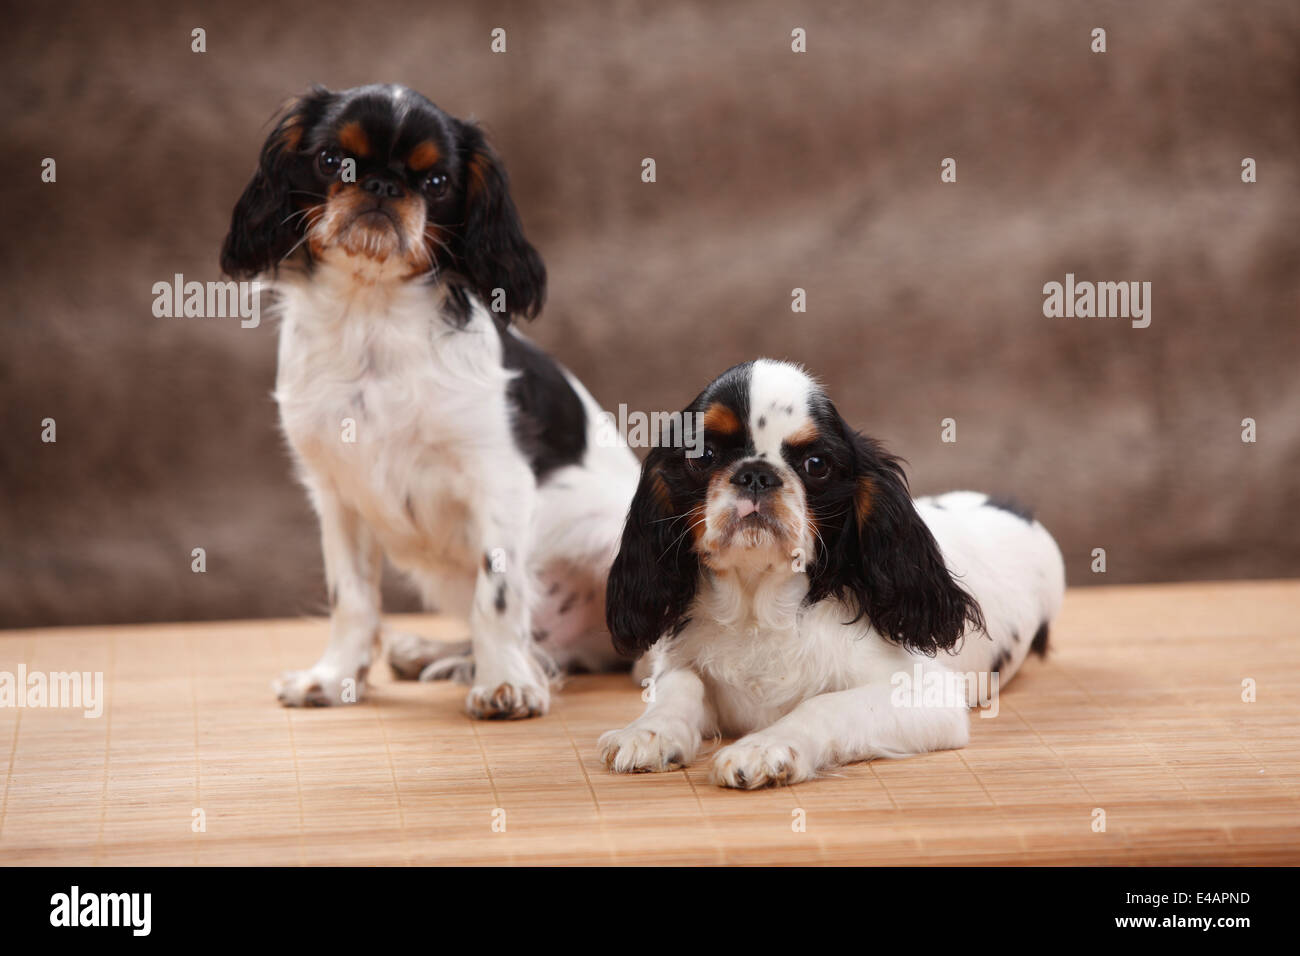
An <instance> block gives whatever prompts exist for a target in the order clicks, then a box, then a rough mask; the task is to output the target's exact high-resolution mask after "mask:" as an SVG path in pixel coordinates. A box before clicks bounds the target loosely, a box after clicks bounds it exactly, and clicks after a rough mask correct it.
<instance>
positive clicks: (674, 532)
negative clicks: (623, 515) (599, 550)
mask: <svg viewBox="0 0 1300 956" xmlns="http://www.w3.org/2000/svg"><path fill="white" fill-rule="evenodd" d="M667 456H668V452H666V451H665V450H664V449H661V448H655V449H652V450H651V452H650V455H649V456H648V457H647V458H646V461H645V465H644V466H643V467H642V469H641V482H640V484H639V485H637V489H636V495H635V497H633V499H632V507H631V509H630V510H629V512H628V516H627V523H626V524H625V525H624V527H623V542H622V544H621V545H620V547H619V551H618V557H616V558H615V559H614V566H613V567H612V568H611V569H610V572H609V583H608V585H607V587H606V591H605V622H606V624H608V626H609V633H610V635H611V636H612V637H613V638H614V649H615V650H617V651H618V652H619V653H620V654H622V655H623V656H625V657H639V656H640V655H641V654H642V653H643V652H644V651H646V650H648V649H649V648H650V646H651V645H652V644H654V643H655V642H656V641H657V640H659V638H661V637H663V636H664V635H665V634H676V633H678V632H679V631H680V630H681V628H682V627H683V626H685V624H686V620H687V618H686V612H687V610H688V609H689V608H690V605H691V601H692V600H693V599H694V598H695V588H696V585H697V582H698V580H699V574H700V559H699V557H698V556H697V555H696V554H695V551H694V550H693V549H692V547H691V544H692V538H691V535H690V531H689V525H690V522H691V521H693V520H695V518H694V516H693V515H692V514H691V513H689V512H688V513H685V514H680V515H679V514H675V513H674V511H673V501H672V497H671V495H670V494H669V491H668V487H667V485H665V484H664V478H663V474H662V468H663V464H664V462H665V461H666V459H667Z"/></svg>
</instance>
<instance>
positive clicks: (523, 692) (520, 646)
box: [465, 508, 551, 719]
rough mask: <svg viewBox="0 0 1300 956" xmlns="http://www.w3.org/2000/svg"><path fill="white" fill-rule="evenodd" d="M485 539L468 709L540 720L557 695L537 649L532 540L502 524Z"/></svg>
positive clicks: (472, 620)
mask: <svg viewBox="0 0 1300 956" xmlns="http://www.w3.org/2000/svg"><path fill="white" fill-rule="evenodd" d="M520 510H522V508H521V509H520ZM519 517H521V518H522V517H523V516H522V515H520V516H519ZM524 526H525V527H526V526H527V525H526V524H524ZM485 537H486V541H485V544H484V547H483V560H482V563H481V565H480V566H479V569H478V573H477V576H476V577H475V580H474V596H473V601H472V604H471V606H470V611H469V624H470V644H471V645H472V647H473V653H474V684H473V686H472V687H471V688H470V692H469V697H468V698H467V699H466V702H465V709H466V710H467V711H468V712H469V714H470V715H471V716H473V717H479V718H508V719H518V718H523V717H535V716H538V715H540V714H544V713H546V711H547V710H548V709H549V708H550V704H551V697H550V689H549V687H548V686H547V676H546V673H545V671H544V670H543V667H542V662H541V658H540V656H539V655H538V653H537V652H536V651H535V649H534V647H533V635H532V607H531V603H532V594H531V588H530V586H529V578H528V566H527V554H526V550H527V549H526V546H525V545H524V542H526V541H527V536H526V535H524V534H520V533H515V532H513V529H512V525H511V524H510V523H508V522H497V523H495V524H494V525H493V526H492V527H491V528H490V529H489V532H488V534H487V535H486V536H485ZM503 542H508V543H503Z"/></svg>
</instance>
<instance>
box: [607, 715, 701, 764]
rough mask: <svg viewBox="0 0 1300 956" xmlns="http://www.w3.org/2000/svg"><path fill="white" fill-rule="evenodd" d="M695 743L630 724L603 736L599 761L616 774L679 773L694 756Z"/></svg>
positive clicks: (662, 729) (663, 729) (668, 732)
mask: <svg viewBox="0 0 1300 956" xmlns="http://www.w3.org/2000/svg"><path fill="white" fill-rule="evenodd" d="M695 746H696V745H695V743H694V742H693V741H691V740H685V739H681V738H680V737H679V736H678V735H676V734H674V733H673V732H672V731H671V730H670V729H668V728H666V727H651V726H647V725H644V724H642V725H638V724H629V725H628V726H626V727H624V728H623V729H622V730H610V731H607V732H606V733H603V734H601V735H600V741H599V743H597V744H596V747H597V750H598V751H599V753H600V759H601V761H602V762H603V763H604V764H605V766H606V767H607V768H609V769H610V770H612V771H613V772H614V773H661V772H662V771H665V770H680V769H681V768H682V767H685V766H686V765H687V764H688V763H690V762H691V759H692V758H693V757H694V756H695Z"/></svg>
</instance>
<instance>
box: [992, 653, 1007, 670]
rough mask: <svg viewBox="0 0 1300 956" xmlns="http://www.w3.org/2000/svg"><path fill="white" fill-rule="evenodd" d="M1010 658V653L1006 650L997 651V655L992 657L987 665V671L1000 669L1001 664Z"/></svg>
mask: <svg viewBox="0 0 1300 956" xmlns="http://www.w3.org/2000/svg"><path fill="white" fill-rule="evenodd" d="M1010 659H1011V655H1010V654H1008V653H1007V652H1006V651H1004V650H1002V651H998V653H997V656H996V657H995V658H993V663H992V664H990V665H989V671H990V672H994V671H1000V670H1002V666H1003V665H1004V664H1006V662H1007V661H1009V660H1010Z"/></svg>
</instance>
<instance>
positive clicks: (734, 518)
mask: <svg viewBox="0 0 1300 956" xmlns="http://www.w3.org/2000/svg"><path fill="white" fill-rule="evenodd" d="M687 413H688V414H687V415H686V418H687V419H688V420H690V419H691V415H699V416H701V417H700V419H699V420H700V421H702V423H703V427H704V429H705V442H706V443H705V451H704V454H703V455H701V456H698V457H689V456H686V455H684V454H683V453H682V451H681V450H680V449H677V450H674V449H669V448H660V449H656V450H654V451H652V452H651V453H650V455H649V457H648V458H647V459H646V461H645V465H644V467H643V469H642V472H641V482H640V485H639V487H638V489H637V492H636V498H635V499H634V500H633V503H632V510H631V514H630V516H629V518H628V522H627V527H626V529H625V530H624V533H623V541H622V547H621V549H620V551H619V554H618V557H617V559H616V560H615V562H614V566H613V569H612V570H611V572H610V577H609V590H608V598H607V602H606V608H607V611H606V613H607V619H608V623H609V629H610V632H611V633H612V635H613V638H614V642H615V645H616V646H617V647H618V649H619V651H620V652H622V653H623V654H625V655H628V656H636V655H639V654H641V653H642V652H644V651H645V650H646V649H648V648H651V649H652V650H651V665H652V677H651V685H650V693H649V694H647V695H646V696H647V697H648V698H649V699H650V703H649V705H648V706H647V707H646V710H645V713H644V714H643V715H642V716H641V717H640V718H638V719H637V720H635V721H634V722H633V723H631V724H630V725H629V726H627V727H625V728H623V729H622V730H617V731H610V732H609V733H607V734H605V735H604V736H602V737H601V740H600V750H601V755H602V757H603V759H604V761H605V763H606V764H607V766H609V768H610V769H612V770H615V771H618V772H629V771H658V770H671V769H675V768H678V767H681V766H684V765H686V764H688V763H690V762H691V760H692V759H693V758H694V757H695V754H696V752H697V751H698V749H699V747H700V743H701V740H702V738H703V737H704V736H705V735H714V734H721V735H725V736H738V737H740V739H739V740H738V741H736V742H735V743H734V744H731V745H730V746H727V747H724V748H722V749H721V750H720V751H718V753H717V754H716V755H715V756H714V759H713V779H714V782H716V783H718V784H721V785H722V786H727V787H742V788H754V787H761V786H764V785H767V784H773V783H784V782H796V781H800V780H806V779H808V778H810V777H812V776H814V775H815V774H816V773H817V772H818V771H820V770H825V769H828V768H831V767H834V766H836V765H839V764H844V763H849V762H851V761H855V760H867V759H870V758H872V757H878V756H891V757H892V756H902V755H906V754H917V753H923V752H926V751H931V750H941V749H946V748H952V747H962V746H964V745H965V744H966V742H967V739H968V736H969V718H968V707H969V705H971V704H973V703H975V702H976V700H975V696H974V695H973V694H972V693H971V690H972V689H973V688H971V687H970V686H968V681H967V680H966V679H965V677H964V676H960V677H958V679H957V681H956V682H953V681H951V680H949V679H948V678H949V677H951V676H952V675H977V674H985V675H986V676H987V673H988V672H995V673H998V674H999V679H1000V681H1001V682H1005V681H1006V680H1009V679H1010V678H1011V676H1012V675H1013V674H1015V672H1016V670H1017V669H1018V668H1019V667H1020V665H1021V663H1022V662H1023V661H1024V659H1025V657H1026V656H1027V655H1028V654H1029V653H1030V652H1031V651H1035V652H1037V653H1039V654H1043V653H1045V651H1046V648H1047V633H1048V624H1049V622H1050V621H1051V620H1052V618H1053V617H1054V616H1055V614H1056V613H1057V611H1058V610H1059V609H1060V606H1061V599H1062V596H1063V594H1064V590H1065V568H1064V565H1063V563H1062V560H1061V553H1060V551H1059V549H1058V548H1057V546H1056V543H1055V542H1054V541H1053V540H1052V537H1051V536H1050V535H1049V534H1048V533H1047V531H1046V530H1045V529H1044V528H1043V526H1042V525H1040V524H1038V523H1037V522H1035V521H1033V520H1032V519H1031V518H1030V517H1029V516H1028V515H1027V514H1025V513H1024V512H1022V511H1020V510H1018V509H1016V508H1015V507H1014V506H1010V505H1007V504H1002V503H999V502H996V501H994V500H992V499H990V498H988V497H986V496H985V495H982V494H976V493H974V492H964V491H963V492H953V493H950V494H946V495H943V496H941V497H938V498H929V499H921V500H918V501H915V502H914V501H913V500H912V498H911V496H910V495H909V493H908V490H907V482H906V479H905V478H904V475H903V471H902V468H901V467H900V465H899V463H898V461H897V459H895V458H894V457H892V456H891V455H889V454H887V453H886V452H885V451H884V450H883V449H882V448H881V446H880V445H879V444H878V443H877V442H875V441H873V440H872V439H870V438H866V437H864V436H862V435H860V434H858V433H857V432H856V431H854V430H853V429H852V428H850V427H849V426H848V425H847V424H845V422H844V421H843V419H841V418H840V416H839V413H838V412H837V411H836V410H835V406H834V405H832V404H831V402H830V400H829V399H828V398H827V397H826V395H825V393H824V392H823V391H822V389H821V388H820V387H819V386H818V385H817V383H816V382H814V381H813V380H812V379H811V378H809V376H808V375H806V374H805V373H804V372H803V371H802V370H801V369H799V368H798V367H796V366H793V365H789V364H785V363H782V362H774V361H769V360H760V361H757V362H752V363H748V364H745V365H739V366H736V367H735V368H732V369H730V370H729V371H727V372H725V373H724V374H723V375H722V376H721V377H720V378H718V379H717V381H715V382H714V383H713V384H711V385H710V386H709V387H708V388H707V389H705V390H704V392H703V393H702V394H701V395H700V396H699V397H698V398H696V400H695V401H694V402H693V403H692V404H691V406H690V407H689V408H688V409H687ZM917 679H919V680H921V681H922V682H924V683H926V684H927V693H926V694H925V695H924V697H923V698H921V699H920V700H918V699H917V696H918V695H915V694H912V693H904V694H900V693H899V691H900V689H902V684H904V683H906V682H911V681H915V680H917ZM932 679H933V680H934V682H935V683H936V684H937V685H938V686H939V687H940V689H941V690H942V689H944V688H947V689H948V690H949V692H948V693H939V694H934V695H932V694H930V693H929V692H928V690H929V688H928V685H929V684H930V683H931V680H932ZM954 683H955V685H956V686H957V687H958V688H959V690H957V692H955V693H954V692H951V691H952V689H953V687H954ZM977 683H978V682H977Z"/></svg>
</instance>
